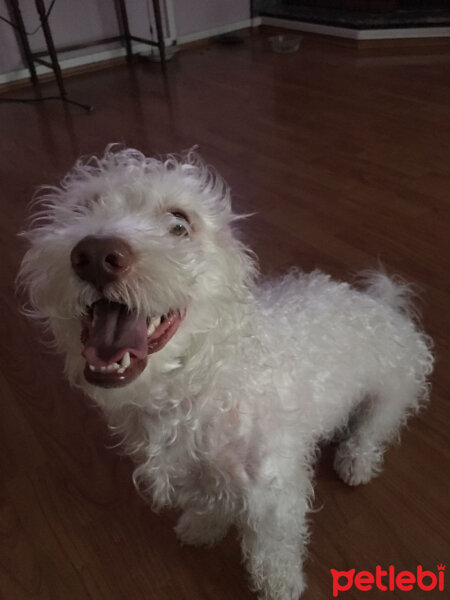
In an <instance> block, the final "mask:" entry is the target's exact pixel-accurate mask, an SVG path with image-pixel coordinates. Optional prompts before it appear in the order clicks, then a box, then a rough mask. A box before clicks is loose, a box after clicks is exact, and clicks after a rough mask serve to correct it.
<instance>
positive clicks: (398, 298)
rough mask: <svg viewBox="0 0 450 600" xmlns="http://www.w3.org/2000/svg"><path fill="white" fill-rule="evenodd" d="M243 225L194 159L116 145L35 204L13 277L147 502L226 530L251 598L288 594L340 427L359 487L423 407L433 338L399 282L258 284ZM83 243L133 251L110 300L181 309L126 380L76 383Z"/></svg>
mask: <svg viewBox="0 0 450 600" xmlns="http://www.w3.org/2000/svg"><path fill="white" fill-rule="evenodd" d="M175 209H177V210H183V211H184V212H186V213H187V214H188V215H189V219H190V222H191V225H192V231H191V235H189V236H188V237H174V236H172V235H170V233H169V224H170V219H171V216H170V214H169V213H171V212H173V211H174V210H175ZM235 219H236V217H235V215H233V213H232V211H231V205H230V192H229V189H228V188H227V187H226V185H225V184H224V183H223V181H222V180H221V178H220V177H219V176H218V175H217V174H215V173H213V172H212V171H211V170H210V169H209V168H207V167H206V166H205V165H204V164H203V163H202V162H201V161H200V160H199V158H198V157H197V156H196V155H195V154H194V153H192V152H191V153H188V154H187V155H186V156H184V157H181V158H176V157H174V156H169V157H168V158H167V159H165V160H155V159H150V158H146V157H144V156H143V155H142V154H141V153H140V152H138V151H136V150H115V149H114V148H113V147H109V148H107V150H106V152H105V154H104V156H103V157H101V158H95V157H94V158H91V159H89V160H88V161H84V162H83V161H79V162H78V163H77V164H76V165H75V167H74V169H73V170H72V171H71V172H70V173H69V174H68V175H67V176H66V177H65V179H63V181H62V183H61V185H60V186H58V187H55V188H50V189H48V190H46V191H45V193H44V194H43V196H41V198H40V199H39V200H38V201H37V210H36V212H35V216H34V219H33V222H32V225H31V227H30V229H29V231H27V232H26V233H25V236H26V237H27V239H28V240H29V242H30V248H29V250H28V252H27V254H26V256H25V257H24V259H23V263H22V267H21V271H20V275H19V283H20V284H21V285H22V286H24V287H25V288H26V290H27V292H28V298H29V301H30V308H29V311H28V312H29V314H30V315H31V316H34V317H36V318H37V319H39V320H41V321H42V322H43V324H44V325H45V326H46V327H47V328H48V330H49V331H50V332H51V334H52V336H53V338H54V340H55V342H56V347H57V348H58V350H59V351H61V352H63V353H64V354H65V357H66V372H67V375H68V378H69V380H70V381H71V382H72V383H73V384H74V385H77V386H80V387H82V388H83V389H84V390H85V392H86V393H87V394H88V395H89V396H90V397H91V398H93V399H94V400H95V401H96V402H97V403H98V404H99V405H100V406H101V407H102V409H103V410H104V412H105V415H106V417H107V419H108V422H109V424H110V427H111V428H112V429H113V430H114V431H115V432H116V433H117V434H119V435H120V436H121V438H122V439H123V444H124V447H125V448H126V450H127V452H129V453H130V455H131V456H132V457H133V458H134V460H135V461H136V464H137V467H136V470H135V473H134V480H135V483H136V485H137V486H138V487H139V489H140V490H141V491H142V492H143V493H145V494H148V496H149V497H150V498H151V499H152V502H153V505H154V507H155V508H160V507H164V506H169V505H171V506H178V507H179V508H181V509H182V511H183V514H182V516H181V518H180V520H179V523H178V525H177V528H176V531H177V534H178V536H179V537H180V539H181V540H182V541H183V542H185V543H189V544H202V543H206V544H213V543H215V542H217V541H218V540H220V539H221V537H222V536H223V535H224V534H225V533H226V531H227V529H228V527H229V525H230V524H232V523H235V524H236V525H237V526H238V528H239V531H240V534H241V537H242V548H243V553H244V557H245V560H246V563H247V566H248V569H249V571H250V574H251V577H252V584H253V587H254V589H255V590H257V591H258V593H259V595H260V597H261V598H265V599H267V600H269V599H270V600H296V599H297V598H298V597H299V595H300V594H301V592H302V590H303V589H304V586H305V583H304V577H303V574H302V560H303V556H304V548H305V542H306V540H307V534H308V528H307V521H306V516H307V513H308V508H309V506H310V502H311V498H312V494H313V488H312V476H313V471H312V467H313V463H314V458H315V456H316V450H317V445H318V442H319V441H320V440H322V439H324V438H330V437H331V436H332V435H333V434H334V433H335V432H336V431H341V432H343V431H345V432H346V437H345V438H344V439H343V440H342V441H341V443H340V445H339V447H338V449H337V452H336V459H335V468H336V471H337V473H338V474H339V475H340V477H341V478H342V479H343V480H344V481H345V482H347V483H349V484H350V485H357V484H360V483H366V482H367V481H369V480H370V478H371V477H372V476H374V475H375V474H377V473H378V472H379V470H380V468H381V463H382V457H383V452H384V450H385V448H386V445H387V444H388V443H389V442H391V441H392V440H394V439H395V438H396V437H397V436H398V434H399V429H400V427H401V426H402V425H403V424H404V423H405V421H406V419H407V417H408V416H409V415H410V414H411V413H414V412H415V411H416V410H417V409H418V408H419V406H420V404H421V403H423V402H424V401H425V400H426V399H427V397H428V386H427V382H426V378H427V376H428V375H429V373H430V372H431V370H432V364H433V358H432V354H431V351H430V348H431V344H430V340H429V339H428V338H427V337H426V336H425V335H424V334H423V333H422V332H421V330H420V328H419V326H418V325H417V324H416V321H415V320H414V319H413V318H412V316H411V312H410V290H409V287H408V286H407V285H406V284H404V283H402V282H399V281H394V280H392V279H389V278H388V277H387V276H386V275H385V274H383V273H377V272H373V273H369V274H367V273H366V274H365V281H366V287H365V290H364V291H360V290H359V289H356V288H353V287H351V286H350V285H348V284H346V283H338V282H335V281H332V280H331V279H330V278H329V277H328V276H327V275H324V274H322V273H320V272H318V271H315V272H314V273H311V274H304V273H301V272H298V271H291V272H290V273H288V274H287V275H285V276H284V277H282V278H280V279H278V280H266V281H262V282H259V281H258V285H257V283H256V282H257V268H256V264H255V260H254V257H253V255H252V254H251V252H250V251H249V250H248V249H247V248H246V247H245V246H244V245H243V244H242V243H241V242H240V241H238V240H237V239H236V237H235V236H234V235H233V233H232V229H231V227H230V224H231V223H232V221H234V220H235ZM87 235H97V236H98V235H114V236H116V237H120V238H123V239H125V240H127V241H128V243H129V244H130V245H131V246H132V248H133V250H135V252H136V255H137V256H138V262H137V264H136V266H135V268H134V269H133V271H132V273H131V274H130V275H129V276H128V277H127V278H126V279H125V280H123V281H122V282H120V283H117V284H112V285H110V286H109V287H108V288H107V289H105V291H104V296H106V297H107V298H108V299H110V300H113V301H116V302H121V303H124V304H127V305H128V306H129V307H133V308H134V309H136V310H137V311H142V312H145V313H146V314H148V315H152V314H164V313H166V312H167V311H168V310H169V309H173V308H174V307H177V308H179V309H182V310H186V317H185V319H184V321H183V323H182V324H181V326H180V328H179V330H178V332H177V333H176V334H175V336H174V337H173V338H172V339H171V340H170V342H169V343H168V344H167V345H166V346H165V347H164V348H163V349H162V350H160V351H159V352H157V353H156V354H153V355H151V356H150V358H149V361H148V364H147V367H146V368H145V370H144V372H143V373H142V374H141V375H140V376H139V377H138V378H137V379H136V380H135V381H134V382H132V383H130V384H129V385H128V386H127V387H124V388H117V389H102V388H100V387H96V386H94V385H91V384H89V383H87V381H86V380H85V378H84V376H83V368H84V359H83V358H82V356H81V351H82V345H81V342H80V317H81V316H82V315H83V314H84V313H85V311H86V307H87V306H89V305H91V304H92V303H93V302H94V301H96V300H98V298H99V293H98V292H97V291H96V290H95V289H94V287H93V286H91V285H90V284H89V283H87V282H85V281H82V280H81V279H79V278H78V277H77V276H76V275H75V273H74V272H73V271H72V269H71V265H70V259H69V257H70V253H71V250H72V248H73V247H74V246H75V244H77V242H79V241H80V239H82V238H83V237H85V236H87Z"/></svg>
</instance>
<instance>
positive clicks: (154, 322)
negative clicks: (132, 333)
mask: <svg viewBox="0 0 450 600" xmlns="http://www.w3.org/2000/svg"><path fill="white" fill-rule="evenodd" d="M160 324H161V317H153V319H152V320H151V321H150V324H149V326H148V329H147V335H152V333H154V331H155V329H156V328H157V327H159V325H160Z"/></svg>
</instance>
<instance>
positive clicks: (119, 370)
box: [117, 367, 125, 374]
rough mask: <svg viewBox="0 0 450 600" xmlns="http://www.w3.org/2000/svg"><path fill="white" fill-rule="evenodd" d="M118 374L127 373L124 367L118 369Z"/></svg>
mask: <svg viewBox="0 0 450 600" xmlns="http://www.w3.org/2000/svg"><path fill="white" fill-rule="evenodd" d="M117 372H118V373H120V374H122V373H125V369H124V368H123V367H120V368H119V369H117Z"/></svg>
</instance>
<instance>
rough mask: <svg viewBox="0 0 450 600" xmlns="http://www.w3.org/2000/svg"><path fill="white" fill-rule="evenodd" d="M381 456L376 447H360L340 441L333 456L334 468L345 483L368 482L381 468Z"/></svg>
mask: <svg viewBox="0 0 450 600" xmlns="http://www.w3.org/2000/svg"><path fill="white" fill-rule="evenodd" d="M381 462H382V457H381V453H380V452H377V451H376V449H371V450H367V449H364V450H363V449H362V448H357V447H355V445H354V444H351V443H348V442H342V443H341V444H340V446H339V447H338V449H337V450H336V454H335V457H334V470H335V471H336V473H337V474H338V475H339V477H340V478H341V479H342V481H344V483H346V484H347V485H351V486H356V485H362V484H364V483H368V482H369V481H370V480H371V479H372V478H373V477H375V476H376V475H378V473H379V472H380V470H381Z"/></svg>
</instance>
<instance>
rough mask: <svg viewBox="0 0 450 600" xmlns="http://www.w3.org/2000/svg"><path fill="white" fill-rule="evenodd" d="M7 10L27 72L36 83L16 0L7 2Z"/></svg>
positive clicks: (29, 49)
mask: <svg viewBox="0 0 450 600" xmlns="http://www.w3.org/2000/svg"><path fill="white" fill-rule="evenodd" d="M7 3H8V9H9V12H10V14H11V16H12V17H13V20H14V23H15V24H16V31H17V34H18V36H19V38H20V44H21V47H22V50H23V53H24V59H25V62H26V64H27V67H28V70H29V71H30V78H31V81H32V82H33V83H37V82H38V78H37V74H36V67H35V66H34V61H33V54H32V52H31V48H30V44H29V43H28V38H27V34H26V29H25V23H24V22H23V18H22V13H21V11H20V7H19V2H18V0H7Z"/></svg>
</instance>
